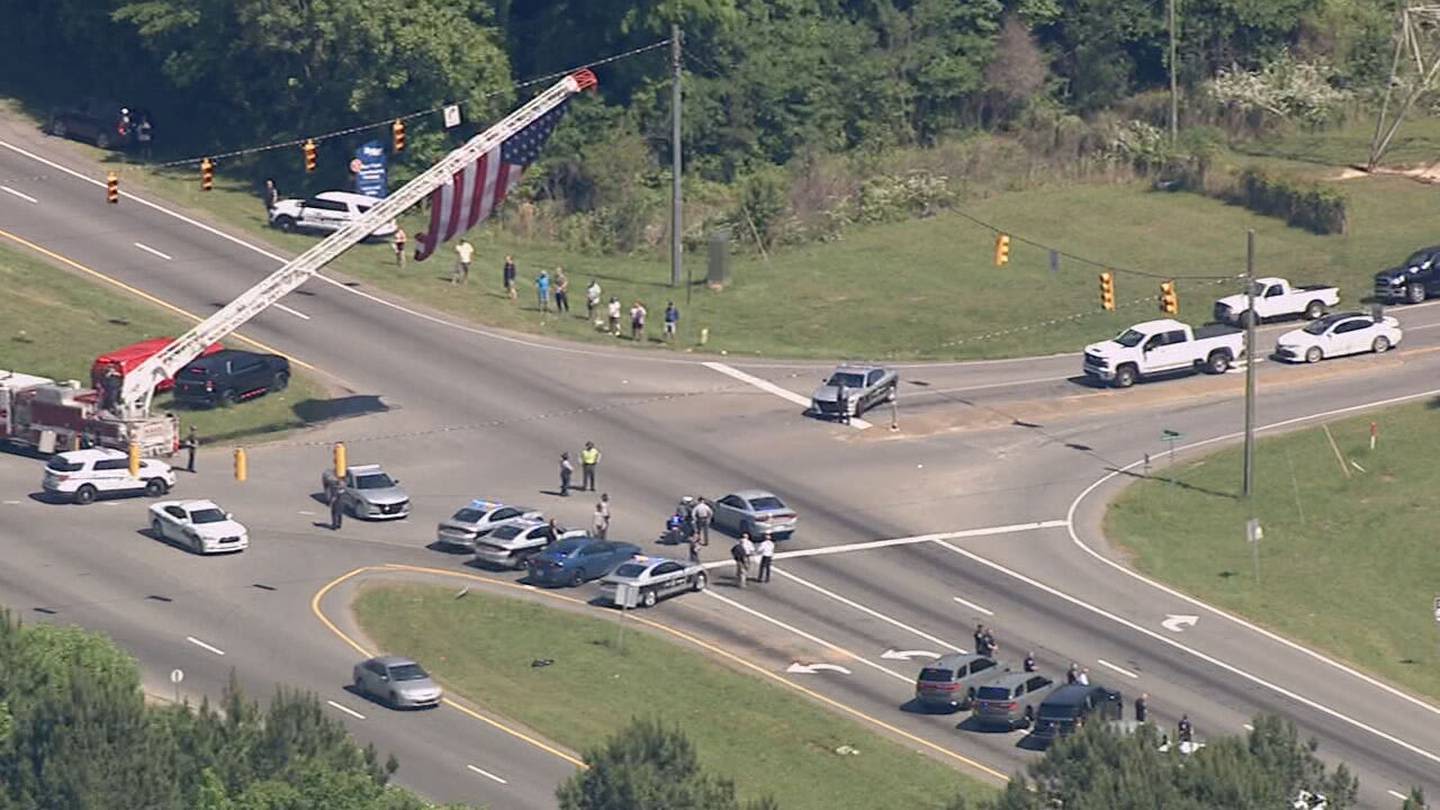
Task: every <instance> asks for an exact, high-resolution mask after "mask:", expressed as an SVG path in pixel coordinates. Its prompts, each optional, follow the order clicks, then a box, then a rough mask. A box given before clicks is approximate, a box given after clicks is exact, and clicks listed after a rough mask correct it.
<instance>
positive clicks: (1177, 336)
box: [1084, 318, 1245, 388]
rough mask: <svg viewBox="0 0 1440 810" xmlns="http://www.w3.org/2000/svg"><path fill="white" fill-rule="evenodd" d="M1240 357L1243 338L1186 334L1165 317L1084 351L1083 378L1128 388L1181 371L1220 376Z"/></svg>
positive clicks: (1215, 332) (1227, 330) (1228, 331)
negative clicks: (1188, 370) (1153, 376)
mask: <svg viewBox="0 0 1440 810" xmlns="http://www.w3.org/2000/svg"><path fill="white" fill-rule="evenodd" d="M1244 354H1245V333H1244V332H1242V331H1240V330H1239V329H1236V328H1235V327H1233V326H1223V325H1218V324H1217V325H1212V326H1202V327H1199V328H1198V329H1191V328H1190V326H1189V325H1187V324H1183V323H1181V322H1179V321H1176V320H1170V319H1168V318H1166V319H1162V320H1158V321H1146V322H1144V323H1137V324H1135V325H1134V326H1132V327H1130V328H1129V329H1126V330H1125V331H1124V332H1121V333H1120V334H1119V335H1117V336H1115V337H1114V338H1113V339H1111V340H1106V341H1103V342H1100V343H1092V344H1090V345H1089V346H1086V347H1085V360H1084V369H1085V374H1086V376H1089V377H1094V378H1097V379H1099V380H1101V381H1102V382H1105V383H1109V384H1111V385H1114V386H1115V387H1116V388H1128V387H1130V386H1132V385H1134V384H1135V381H1136V380H1137V379H1139V378H1141V377H1148V376H1150V375H1152V374H1163V373H1165V372H1171V371H1180V370H1184V369H1197V370H1203V371H1206V372H1209V373H1211V374H1223V373H1224V372H1225V370H1226V369H1228V368H1230V364H1231V363H1233V362H1234V361H1235V360H1236V358H1239V357H1241V356H1243V355H1244Z"/></svg>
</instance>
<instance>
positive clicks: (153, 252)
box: [131, 242, 175, 262]
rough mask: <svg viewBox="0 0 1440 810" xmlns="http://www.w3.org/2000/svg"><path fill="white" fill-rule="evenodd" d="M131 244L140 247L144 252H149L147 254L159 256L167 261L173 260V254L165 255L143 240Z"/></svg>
mask: <svg viewBox="0 0 1440 810" xmlns="http://www.w3.org/2000/svg"><path fill="white" fill-rule="evenodd" d="M131 244H133V245H134V246H135V247H137V248H140V249H141V250H143V251H145V252H146V253H149V254H150V255H152V256H159V257H160V258H162V259H164V260H165V261H167V262H169V261H174V260H175V259H174V257H173V256H169V255H166V254H164V253H161V252H160V251H158V250H156V249H155V248H152V247H150V246H149V245H147V244H145V243H144V242H132V243H131Z"/></svg>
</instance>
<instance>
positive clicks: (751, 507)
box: [710, 489, 800, 540]
mask: <svg viewBox="0 0 1440 810" xmlns="http://www.w3.org/2000/svg"><path fill="white" fill-rule="evenodd" d="M712 508H713V509H714V511H715V514H714V516H713V517H712V518H711V519H710V522H711V524H712V525H713V526H714V527H715V528H717V529H721V530H724V531H728V532H731V533H732V534H736V535H739V534H741V533H748V534H749V535H750V536H751V537H753V538H755V539H757V540H758V539H759V538H760V536H761V535H765V534H768V535H770V536H771V537H772V538H774V539H776V540H784V539H786V538H788V537H790V536H791V535H793V534H795V527H796V525H797V524H798V523H799V522H800V518H799V516H797V515H796V514H795V510H793V509H791V508H790V507H788V506H786V505H785V502H784V501H782V500H780V497H779V496H778V495H776V494H775V493H773V492H766V491H765V490H763V489H742V490H740V491H738V492H732V493H730V494H729V495H726V496H725V497H723V498H717V499H715V501H714V502H713V507H712Z"/></svg>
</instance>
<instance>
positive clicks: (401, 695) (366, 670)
mask: <svg viewBox="0 0 1440 810" xmlns="http://www.w3.org/2000/svg"><path fill="white" fill-rule="evenodd" d="M354 676H355V691H356V692H359V693H360V694H361V695H364V696H365V697H369V698H374V699H375V700H379V701H381V702H382V703H385V704H386V705H388V706H390V707H392V708H396V709H418V708H425V707H429V706H438V705H439V704H440V699H441V698H442V697H443V696H444V693H443V692H442V691H441V690H440V685H439V684H437V683H435V681H433V680H431V678H430V673H428V672H426V671H425V670H424V669H423V668H421V666H420V665H419V664H417V663H415V661H414V660H412V659H409V658H402V657H401V656H398V655H381V656H378V657H376V658H369V659H366V660H364V661H361V662H360V663H358V664H356V665H355V672H354Z"/></svg>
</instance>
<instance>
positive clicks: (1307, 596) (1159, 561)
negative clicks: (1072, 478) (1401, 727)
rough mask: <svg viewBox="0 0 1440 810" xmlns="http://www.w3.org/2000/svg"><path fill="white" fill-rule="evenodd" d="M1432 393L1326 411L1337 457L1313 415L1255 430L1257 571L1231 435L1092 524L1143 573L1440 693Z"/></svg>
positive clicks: (1143, 485)
mask: <svg viewBox="0 0 1440 810" xmlns="http://www.w3.org/2000/svg"><path fill="white" fill-rule="evenodd" d="M1437 405H1440V403H1437V402H1433V401H1432V402H1425V403H1420V404H1415V405H1408V406H1404V407H1400V408H1396V409H1393V410H1389V411H1385V412H1382V413H1379V414H1376V415H1373V416H1362V417H1357V418H1355V419H1349V420H1346V421H1342V422H1337V423H1334V424H1332V425H1331V426H1330V431H1331V433H1332V434H1333V435H1334V437H1335V441H1336V444H1337V446H1338V448H1339V451H1340V453H1341V454H1343V456H1344V458H1345V459H1346V463H1345V466H1344V470H1343V471H1342V468H1341V464H1340V462H1339V460H1338V459H1337V458H1336V453H1335V449H1333V448H1332V447H1331V445H1330V442H1329V440H1328V439H1327V438H1326V436H1325V433H1324V431H1323V430H1322V429H1321V428H1319V427H1313V428H1307V429H1305V430H1303V431H1300V432H1297V433H1293V434H1288V435H1285V436H1279V437H1274V438H1267V439H1265V440H1263V441H1261V442H1259V443H1258V446H1257V449H1256V454H1255V467H1256V479H1255V480H1256V491H1255V496H1254V509H1255V512H1254V514H1255V516H1256V517H1257V518H1259V520H1260V523H1261V526H1262V528H1263V529H1264V539H1263V540H1261V542H1260V582H1259V583H1257V582H1256V580H1255V575H1254V572H1253V570H1252V569H1253V565H1252V560H1251V549H1250V547H1249V545H1248V543H1247V542H1246V540H1245V521H1246V520H1247V519H1248V518H1249V516H1250V514H1249V511H1248V507H1247V505H1246V504H1245V502H1244V501H1242V500H1240V499H1239V498H1238V497H1237V493H1238V491H1239V486H1240V463H1241V458H1240V457H1241V449H1240V448H1239V447H1235V448H1230V449H1226V450H1223V451H1221V452H1219V453H1216V454H1214V455H1212V456H1209V457H1207V458H1204V459H1201V460H1199V461H1196V462H1193V463H1190V464H1185V465H1181V466H1180V467H1179V469H1177V470H1175V471H1174V474H1173V476H1172V474H1171V473H1170V472H1166V473H1165V474H1164V477H1166V478H1169V477H1173V478H1174V479H1175V480H1176V481H1178V482H1179V485H1178V486H1177V485H1176V484H1173V483H1166V482H1165V481H1163V480H1150V481H1142V482H1139V483H1137V484H1135V485H1134V486H1132V487H1130V488H1129V489H1128V490H1127V491H1126V492H1125V493H1124V494H1122V495H1121V497H1120V498H1119V499H1118V500H1117V501H1116V502H1115V503H1114V505H1113V506H1112V507H1111V510H1110V512H1109V514H1108V516H1107V520H1106V534H1107V536H1108V537H1110V538H1111V540H1113V541H1114V542H1116V543H1117V544H1119V545H1120V546H1122V547H1124V548H1126V549H1128V550H1129V551H1130V552H1131V553H1132V554H1133V562H1134V565H1135V566H1136V567H1137V568H1138V569H1139V570H1141V571H1144V572H1145V573H1147V574H1150V575H1152V576H1154V577H1156V578H1157V579H1161V580H1164V581H1166V582H1169V583H1171V584H1173V585H1175V586H1176V587H1178V588H1180V589H1182V590H1184V591H1186V592H1187V593H1191V594H1194V595H1195V596H1198V597H1200V598H1202V599H1205V600H1207V601H1209V602H1212V603H1214V604H1216V605H1220V606H1222V607H1224V608H1227V609H1229V610H1233V611H1234V612H1236V613H1239V614H1242V615H1244V616H1246V617H1247V618H1249V619H1251V620H1253V621H1255V622H1257V623H1259V624H1262V625H1265V626H1266V627H1269V628H1271V629H1273V630H1276V631H1277V632H1279V633H1282V634H1284V635H1286V636H1289V637H1291V638H1294V639H1297V640H1300V641H1302V642H1303V643H1306V644H1309V645H1313V646H1315V647H1319V648H1322V649H1324V650H1327V651H1329V652H1330V653H1332V654H1334V655H1335V656H1338V657H1339V658H1342V659H1344V660H1346V661H1349V662H1351V663H1354V664H1356V665H1358V666H1360V667H1362V668H1364V669H1367V670H1370V671H1372V672H1376V673H1378V674H1380V675H1381V676H1383V677H1385V678H1387V679H1389V680H1391V681H1393V682H1395V683H1398V684H1402V685H1403V686H1405V687H1406V688H1408V689H1411V690H1413V691H1415V692H1418V693H1421V694H1424V695H1427V696H1429V697H1431V698H1436V699H1440V630H1437V627H1440V626H1437V624H1436V622H1435V620H1434V616H1433V615H1432V611H1431V607H1432V603H1431V602H1432V599H1433V598H1434V597H1436V596H1437V595H1440V545H1437V544H1436V542H1435V529H1434V524H1435V520H1434V515H1435V507H1434V503H1435V492H1434V490H1435V480H1436V478H1435V472H1434V466H1435V465H1434V459H1433V458H1432V456H1431V454H1432V453H1433V448H1434V447H1436V446H1437V444H1440V421H1437V419H1436V407H1437ZM1372 421H1374V422H1375V423H1376V424H1377V426H1378V429H1379V441H1378V443H1377V447H1376V449H1375V450H1374V451H1371V450H1370V449H1369V436H1370V423H1371V422H1372ZM1352 462H1353V464H1352Z"/></svg>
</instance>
